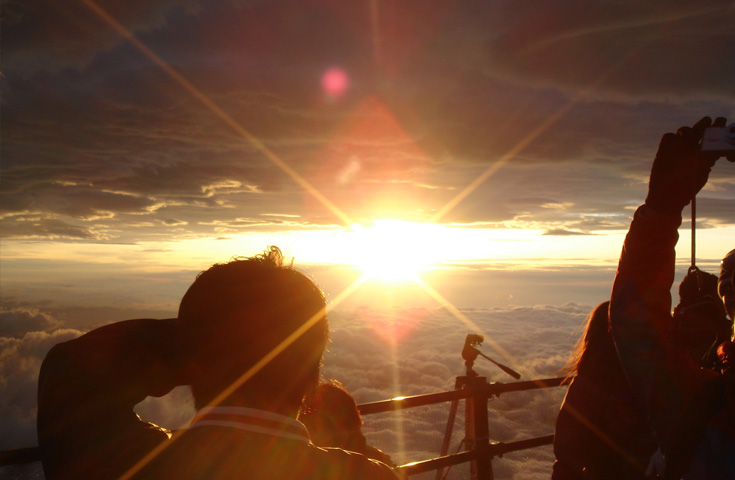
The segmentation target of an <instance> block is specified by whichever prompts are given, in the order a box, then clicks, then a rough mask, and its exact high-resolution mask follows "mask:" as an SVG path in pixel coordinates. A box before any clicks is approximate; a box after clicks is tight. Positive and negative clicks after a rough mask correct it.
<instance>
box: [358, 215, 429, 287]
mask: <svg viewBox="0 0 735 480" xmlns="http://www.w3.org/2000/svg"><path fill="white" fill-rule="evenodd" d="M437 228H438V226H437V225H433V224H425V223H413V222H406V221H402V220H388V219H381V220H374V221H373V222H372V224H371V225H367V226H365V225H357V224H356V225H352V228H351V231H350V236H351V237H352V238H351V242H350V243H351V244H352V248H351V250H352V252H353V259H352V262H353V264H355V265H356V266H357V267H358V268H360V269H361V270H362V271H363V276H364V279H365V280H374V281H380V282H386V283H391V282H407V281H416V280H418V279H419V274H420V273H421V272H422V271H425V270H429V269H432V268H434V267H435V266H436V264H437V262H438V258H437V251H438V249H437V248H436V245H434V244H433V242H434V241H435V240H436V239H437V236H436V235H435V233H436V232H435V230H436V229H437Z"/></svg>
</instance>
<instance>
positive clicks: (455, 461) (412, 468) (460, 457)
mask: <svg viewBox="0 0 735 480" xmlns="http://www.w3.org/2000/svg"><path fill="white" fill-rule="evenodd" d="M553 442H554V435H545V436H543V437H536V438H528V439H525V440H518V441H515V442H508V443H504V442H493V443H491V444H490V456H491V457H502V456H503V454H506V453H509V452H516V451H518V450H526V449H528V448H535V447H542V446H544V445H551V444H552V443H553ZM476 459H477V453H476V452H475V451H472V450H469V451H465V452H460V453H455V454H453V455H447V456H445V457H437V458H432V459H431V460H423V461H420V462H411V463H407V464H405V465H399V466H398V467H396V470H397V471H398V472H399V473H401V474H402V475H405V476H409V475H418V474H420V473H426V472H430V471H432V470H438V469H440V468H446V467H451V466H453V465H459V464H460V463H467V462H471V461H472V460H476Z"/></svg>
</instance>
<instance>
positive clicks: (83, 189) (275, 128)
mask: <svg viewBox="0 0 735 480" xmlns="http://www.w3.org/2000/svg"><path fill="white" fill-rule="evenodd" d="M90 5H91V3H90ZM97 5H99V7H101V8H102V9H104V10H106V11H108V13H109V14H110V15H111V17H112V18H114V19H115V21H116V22H119V24H120V25H122V26H124V27H125V28H126V29H128V31H129V32H130V33H132V34H133V35H135V36H136V38H137V39H138V40H139V41H140V42H142V43H143V44H145V45H146V47H147V48H149V49H150V50H151V51H152V52H155V54H156V55H158V56H159V58H160V59H161V61H163V62H165V64H166V65H167V66H169V67H171V68H173V69H174V70H175V71H176V72H179V73H180V74H181V77H180V78H184V79H186V82H189V83H187V84H186V85H183V84H182V83H181V82H179V81H177V80H176V79H174V78H172V77H171V76H169V75H168V74H167V73H166V72H164V70H163V69H162V68H161V66H160V65H158V64H157V63H156V61H154V59H152V58H151V57H149V56H146V55H145V54H144V53H142V52H141V51H139V50H138V49H136V48H135V47H134V46H133V45H132V44H131V43H130V42H129V41H128V40H126V39H125V37H124V36H123V35H121V34H120V33H119V32H117V31H115V29H114V28H113V27H112V26H111V25H110V24H109V23H106V22H105V21H104V20H103V19H102V18H101V17H100V16H99V15H98V14H97V13H95V12H94V9H92V8H90V7H89V6H85V4H83V3H79V4H73V5H68V6H65V7H64V8H61V7H59V6H57V5H56V4H53V5H51V4H49V3H48V2H42V1H35V2H23V3H20V2H8V4H7V7H6V11H5V23H4V28H3V32H2V35H3V43H4V47H5V48H4V74H5V77H4V79H3V90H4V95H3V108H4V112H3V113H4V114H3V118H2V122H3V125H2V127H3V128H2V132H3V133H2V136H3V142H2V154H3V184H2V186H0V195H1V197H0V207H1V208H2V209H3V211H4V212H6V213H8V214H12V216H8V215H6V216H5V217H4V220H3V227H4V228H3V234H4V235H5V232H11V234H12V235H14V236H24V237H32V238H41V237H48V238H58V237H59V236H61V237H64V238H78V239H102V240H110V239H112V240H117V241H135V240H137V239H140V238H142V237H137V236H136V235H148V234H150V233H153V232H154V231H155V228H156V226H158V228H161V229H162V230H159V232H160V233H161V234H163V235H169V236H170V238H175V237H177V236H179V235H186V234H188V235H207V234H208V235H212V234H214V235H216V234H218V231H217V229H216V228H214V226H215V225H222V224H227V225H230V227H231V228H235V229H236V228H267V227H263V226H262V224H261V223H259V222H254V223H252V224H248V225H244V224H240V225H238V219H239V218H256V219H257V218H258V216H259V215H260V214H261V213H262V212H264V211H267V210H273V209H274V206H275V208H276V209H277V210H279V211H280V212H283V213H286V214H291V215H298V216H300V217H302V218H304V219H305V221H304V222H302V223H301V225H304V226H310V225H313V224H316V225H329V224H334V223H339V222H341V221H342V220H340V219H339V218H338V216H336V215H335V213H334V212H332V211H330V210H329V208H326V207H325V206H324V205H323V204H322V201H321V200H319V199H316V198H315V196H314V194H313V192H309V191H308V190H305V189H304V188H303V185H302V184H300V183H299V181H296V180H294V179H293V178H290V177H289V175H288V174H286V173H285V172H284V171H283V170H282V169H280V168H279V167H277V166H276V165H274V163H273V159H274V158H277V159H278V160H277V161H279V162H280V161H283V162H285V164H287V165H288V166H289V167H290V168H293V169H294V171H296V172H297V173H298V174H299V175H300V176H302V177H303V178H304V179H305V180H307V181H308V182H309V183H310V184H312V185H313V186H315V187H316V188H317V190H318V191H319V193H320V194H322V195H324V196H325V197H326V198H327V199H329V201H331V202H332V203H334V204H335V205H337V206H338V208H340V209H341V210H342V211H344V212H345V213H346V214H347V215H348V216H349V217H351V218H352V219H354V220H358V221H359V220H361V219H368V218H375V217H379V216H397V217H402V218H411V219H417V220H425V219H427V218H429V217H430V215H431V214H433V213H436V212H437V211H439V210H440V209H441V208H442V207H443V206H444V205H445V204H446V203H447V202H449V201H451V199H452V198H453V197H454V195H456V194H458V193H459V192H461V191H462V190H463V189H464V188H465V186H466V185H468V184H470V183H471V182H472V181H473V180H474V179H476V178H477V177H478V175H481V174H482V172H483V170H484V169H485V168H488V167H491V166H492V165H494V164H496V163H497V162H498V161H501V162H502V167H501V168H500V169H499V171H498V172H497V173H496V174H494V175H493V176H491V177H490V178H488V180H487V181H486V182H485V184H483V185H481V186H480V188H478V189H477V190H476V191H475V192H474V193H473V194H472V195H470V196H468V198H467V199H465V200H462V201H461V202H460V205H458V206H456V207H454V208H453V209H452V211H450V212H448V213H447V214H446V215H445V216H444V220H446V221H456V222H462V223H471V222H503V221H509V220H514V219H519V218H523V219H526V218H528V217H529V216H536V215H538V216H540V218H543V219H544V220H543V221H548V222H549V224H548V225H546V226H545V228H546V229H553V228H557V224H558V223H560V222H568V221H569V219H568V218H562V217H561V216H562V215H564V216H565V217H568V216H569V215H570V211H569V210H568V209H566V210H564V211H563V212H562V210H558V209H557V210H556V216H555V214H554V213H553V212H554V210H553V209H549V208H548V207H547V206H546V205H548V204H559V205H562V204H565V205H566V204H574V205H576V206H577V208H576V209H575V210H574V211H575V212H576V214H577V215H581V214H582V213H581V212H583V211H584V210H585V209H586V208H590V209H592V211H593V212H597V211H599V210H601V211H605V212H610V213H612V214H618V213H621V209H622V208H623V207H624V206H628V205H629V203H630V200H629V199H630V192H631V191H632V189H633V187H636V188H641V185H636V184H633V183H631V182H629V181H628V180H629V179H631V178H641V179H642V178H644V177H645V175H646V172H647V169H648V162H649V161H650V160H648V159H650V157H651V156H652V151H653V149H654V148H655V144H656V141H657V139H658V137H659V136H660V135H661V133H662V131H663V130H665V129H672V130H673V129H675V128H676V127H677V126H678V125H680V124H683V123H685V122H689V123H691V122H692V121H693V120H692V119H696V118H697V117H698V116H701V114H702V113H703V112H705V113H710V114H712V115H720V114H723V115H727V114H730V116H733V115H735V112H733V111H732V110H731V109H730V110H728V109H725V110H724V111H723V105H722V101H721V99H722V98H728V97H727V95H728V94H730V93H731V92H730V89H729V86H730V85H731V84H732V83H733V82H732V70H733V69H732V68H727V66H728V65H730V64H731V63H732V62H729V63H728V62H723V61H722V60H723V59H727V58H731V57H732V52H731V51H729V50H728V49H729V48H730V47H729V46H731V45H734V44H735V42H729V41H727V40H728V38H730V36H731V35H732V33H731V32H730V30H729V29H728V28H726V26H728V25H729V23H731V22H727V19H729V17H731V16H732V14H733V13H732V9H731V8H730V9H727V8H725V7H726V5H725V4H724V3H723V4H720V3H717V4H714V5H713V4H708V5H707V6H706V7H694V6H689V5H688V4H685V3H676V4H674V5H667V6H666V11H658V10H657V9H658V8H659V7H651V6H646V5H638V4H634V3H630V2H629V3H624V4H619V3H618V4H615V5H610V4H607V3H604V2H597V3H592V4H589V3H585V4H584V5H583V6H582V5H578V4H577V3H572V4H566V5H563V6H558V5H554V6H546V7H539V8H538V9H533V10H532V11H529V10H528V9H520V8H517V6H515V5H514V4H512V3H510V2H500V1H498V2H491V3H487V4H483V5H479V4H467V3H454V2H434V3H432V5H431V7H428V6H426V5H423V6H421V7H420V8H419V7H418V6H411V5H402V4H398V3H396V4H393V3H385V2H383V3H381V4H379V5H378V7H377V11H376V12H375V13H376V16H373V17H371V16H370V15H369V14H368V13H369V12H368V10H367V6H366V7H365V11H361V10H360V9H355V8H352V6H350V7H347V6H345V5H342V4H340V3H339V2H306V3H304V2H298V4H295V3H292V2H287V1H283V2H221V3H217V4H216V5H207V7H206V8H203V7H202V6H201V5H200V4H199V3H198V2H196V1H194V0H191V1H183V0H182V1H174V0H170V1H158V2H132V3H130V2H128V3H126V5H125V6H124V7H121V6H118V5H113V4H110V3H109V2H98V3H97ZM660 8H663V7H660ZM580 12H583V13H580ZM674 32H675V33H676V35H674ZM715 37H716V40H717V41H714V39H715ZM685 46H686V48H684V47H685ZM654 59H655V61H654ZM330 67H339V68H342V69H343V70H344V72H345V73H346V75H347V77H348V79H349V88H348V89H347V91H346V93H345V94H344V95H343V96H342V97H335V96H330V95H326V94H325V93H324V91H323V90H322V88H321V85H320V80H321V75H322V74H323V73H324V72H325V71H326V70H327V69H328V68H330ZM591 71H593V72H595V75H592V76H591V75H590V74H589V72H591ZM689 72H696V74H690V73H689ZM707 72H717V74H708V73H707ZM598 77H599V78H598ZM723 95H724V97H723ZM671 98H675V99H680V100H671ZM203 99H206V100H204V102H212V104H214V105H216V106H217V108H218V109H219V110H215V111H213V110H212V109H210V108H209V106H207V105H205V104H204V102H203V101H202V100H203ZM210 105H211V104H210ZM233 125H236V127H235V128H234V129H233ZM243 132H247V133H245V134H243ZM243 135H245V137H243ZM249 135H252V137H251V138H247V137H248V136H249ZM252 138H255V139H257V141H258V142H261V143H260V144H258V145H254V144H253V143H252V142H251V140H252ZM269 156H270V160H269V158H268V157H269ZM642 159H646V160H645V161H643V160H642ZM731 179H732V176H730V177H728V178H727V180H728V181H730V180H731ZM603 191H604V199H605V200H606V202H607V205H606V206H602V205H601V204H600V202H601V199H598V198H596V195H594V194H595V193H599V192H603ZM258 194H259V195H258ZM639 195H640V194H639ZM597 196H600V197H602V195H597ZM531 197H535V198H539V199H541V198H545V199H547V200H548V202H545V203H539V204H538V205H536V206H533V205H529V204H528V202H525V203H524V199H525V198H531ZM597 204H600V205H599V208H598V207H596V206H595V205H597ZM615 205H617V209H616V208H615ZM235 210H237V212H238V213H237V214H235V213H234V212H235ZM27 212H32V213H33V214H34V215H35V214H37V215H38V216H39V217H41V218H46V219H47V223H48V222H51V221H52V220H53V221H55V222H61V223H60V224H58V225H56V226H55V227H53V228H52V226H51V225H48V226H47V225H44V224H42V223H38V224H29V223H25V224H23V225H15V223H16V220H18V221H22V216H21V215H24V214H26V213H27ZM172 219H175V220H176V221H175V222H171V220H172ZM79 220H83V222H82V223H79ZM717 220H718V221H719V222H720V223H732V218H729V217H727V216H726V215H725V213H724V212H723V213H722V214H721V215H720V216H719V218H718V219H717ZM578 221H579V222H583V221H584V220H583V219H579V220H578ZM128 222H132V223H128ZM64 224H68V225H69V226H70V227H69V228H70V229H72V230H74V229H76V230H77V231H76V232H73V231H70V232H66V233H65V232H63V230H64V228H63V225H64ZM142 224H146V225H150V226H149V227H147V228H136V229H135V230H133V229H130V228H127V227H128V226H130V225H138V226H139V225H142ZM207 225H209V226H210V228H207ZM29 227H30V228H29ZM34 227H35V229H34ZM294 227H295V228H298V226H297V225H295V226H294ZM273 228H280V227H279V226H278V225H277V224H276V225H274V226H273ZM575 228H576V227H575ZM59 230H60V231H59ZM103 231H104V232H105V233H104V234H103V233H100V232H103ZM13 232H14V233H13ZM114 232H125V236H124V237H123V236H121V234H120V233H114Z"/></svg>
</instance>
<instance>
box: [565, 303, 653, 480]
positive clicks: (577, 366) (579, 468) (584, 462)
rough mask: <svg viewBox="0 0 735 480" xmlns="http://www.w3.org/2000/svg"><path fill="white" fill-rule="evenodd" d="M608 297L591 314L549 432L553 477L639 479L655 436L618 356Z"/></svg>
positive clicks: (650, 452)
mask: <svg viewBox="0 0 735 480" xmlns="http://www.w3.org/2000/svg"><path fill="white" fill-rule="evenodd" d="M608 307H609V302H604V303H601V304H600V305H598V306H597V307H596V308H595V309H594V310H592V312H591V313H590V315H589V317H588V321H587V327H586V329H585V332H584V334H583V336H582V338H581V339H580V342H579V344H578V347H577V352H576V354H575V358H574V361H573V363H572V364H571V365H570V367H569V369H568V371H569V376H570V377H574V378H573V379H572V382H571V383H570V385H569V389H568V390H567V394H566V396H565V397H564V402H563V403H562V406H561V410H560V411H559V416H558V417H557V420H556V430H555V433H554V455H555V456H556V461H555V462H554V468H553V473H552V479H553V480H570V479H596V480H601V479H610V480H626V479H643V478H645V477H644V473H645V470H646V466H647V465H648V460H649V458H650V457H651V454H652V453H653V452H654V451H655V450H656V446H657V445H656V440H655V438H654V436H653V432H652V431H651V429H650V427H649V426H648V424H647V423H646V418H645V415H644V414H643V411H642V409H641V408H640V406H639V405H637V404H636V403H635V400H634V398H633V393H632V391H631V389H630V386H629V385H628V381H627V380H626V378H625V374H624V373H623V369H622V367H621V366H620V362H619V361H618V353H617V351H616V350H615V344H614V343H613V339H612V336H611V335H610V332H609V330H608Z"/></svg>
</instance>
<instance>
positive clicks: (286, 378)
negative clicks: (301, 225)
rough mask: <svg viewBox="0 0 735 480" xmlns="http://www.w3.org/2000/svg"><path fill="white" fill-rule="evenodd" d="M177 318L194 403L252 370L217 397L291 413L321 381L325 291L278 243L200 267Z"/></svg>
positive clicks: (212, 396) (202, 402) (209, 397)
mask: <svg viewBox="0 0 735 480" xmlns="http://www.w3.org/2000/svg"><path fill="white" fill-rule="evenodd" d="M179 321H180V323H181V327H182V328H181V330H182V335H183V336H184V338H183V342H184V345H185V348H187V349H188V350H189V353H190V371H191V373H190V377H191V384H192V385H191V386H192V393H193V394H194V399H195V403H196V406H197V408H201V407H203V406H205V405H207V404H208V403H210V402H211V401H212V400H213V399H215V398H217V397H218V396H219V395H220V393H221V392H223V391H224V390H225V389H227V388H228V387H230V385H233V383H235V382H238V383H239V380H240V379H241V378H242V376H243V374H246V373H248V372H250V373H252V371H257V372H256V373H254V374H252V376H251V377H250V378H249V379H248V380H247V381H246V382H245V383H244V384H243V385H241V386H240V387H238V388H237V389H235V390H234V391H232V392H231V394H229V395H228V396H227V398H226V399H225V400H224V402H222V403H224V404H235V405H241V406H250V407H253V408H264V407H268V406H271V407H272V406H277V407H278V409H281V410H282V408H281V407H283V408H286V409H287V410H289V411H293V412H294V414H295V411H296V410H297V409H298V407H299V405H300V404H301V401H302V399H303V396H304V393H305V392H306V391H307V390H308V389H309V388H312V387H314V386H316V384H317V382H318V380H319V367H320V365H321V360H322V356H323V354H324V349H325V347H326V344H327V341H328V336H329V334H328V325H327V317H326V309H325V302H324V296H323V294H322V292H321V291H320V290H319V288H318V287H317V286H316V285H315V284H314V282H312V281H311V280H310V279H309V278H307V277H306V276H304V275H303V274H302V273H300V272H298V271H297V270H295V269H293V268H292V267H291V266H290V265H283V255H282V254H281V251H280V250H279V249H278V248H277V247H269V249H268V250H267V251H266V252H265V253H264V254H262V255H258V256H255V257H250V258H237V259H234V260H232V261H230V262H228V263H225V264H216V265H213V266H212V267H211V268H210V269H209V270H206V271H204V272H202V273H201V274H199V276H198V277H197V279H196V281H195V282H194V283H193V284H192V285H191V287H189V290H188V291H187V292H186V294H185V295H184V298H183V299H182V300H181V305H180V306H179ZM275 353H278V354H277V355H275V356H274V358H272V359H271V360H270V361H269V362H267V363H265V364H263V360H264V359H267V358H268V357H269V356H273V354H275Z"/></svg>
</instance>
